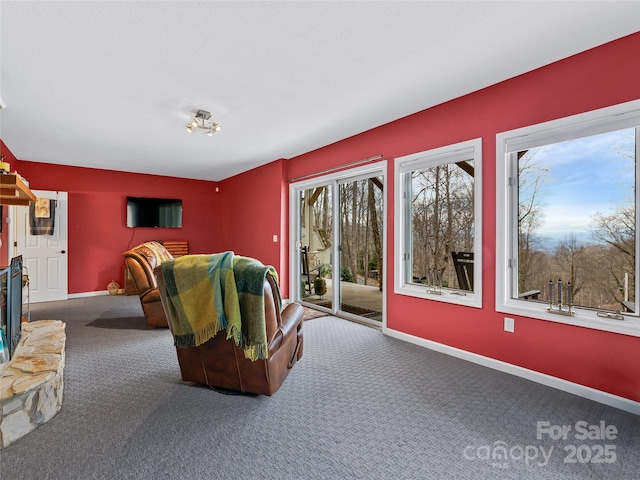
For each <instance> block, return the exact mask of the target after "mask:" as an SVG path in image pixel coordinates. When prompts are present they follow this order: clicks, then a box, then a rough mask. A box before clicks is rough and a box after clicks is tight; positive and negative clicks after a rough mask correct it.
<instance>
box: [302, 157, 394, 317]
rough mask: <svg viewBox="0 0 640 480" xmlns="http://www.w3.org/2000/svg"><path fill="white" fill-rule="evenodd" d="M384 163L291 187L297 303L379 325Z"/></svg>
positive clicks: (384, 227)
mask: <svg viewBox="0 0 640 480" xmlns="http://www.w3.org/2000/svg"><path fill="white" fill-rule="evenodd" d="M385 172H386V162H379V163H377V164H373V165H367V166H365V167H359V168H354V169H350V170H345V171H341V172H339V173H336V174H333V175H327V176H324V177H318V178H314V179H313V180H309V181H304V182H297V183H295V184H292V185H291V198H292V201H291V208H292V213H291V217H292V222H291V225H292V229H291V231H292V243H291V244H292V245H294V246H296V248H294V249H292V256H291V266H292V268H291V270H292V274H291V279H292V285H291V289H290V291H291V292H292V297H294V300H295V301H299V302H301V303H302V304H303V305H306V306H311V307H313V308H317V309H319V310H323V311H327V312H329V313H332V314H334V315H338V316H341V317H345V318H350V319H354V320H357V321H360V322H364V323H367V324H371V325H375V326H382V324H383V323H384V321H385V315H384V311H385V309H384V304H385V301H384V297H385V294H384V292H385V281H384V266H385V245H384V243H385V231H386V225H385V220H386V195H385V188H384V187H385V180H386V178H385Z"/></svg>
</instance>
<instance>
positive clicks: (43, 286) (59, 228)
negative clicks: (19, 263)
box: [10, 190, 68, 303]
mask: <svg viewBox="0 0 640 480" xmlns="http://www.w3.org/2000/svg"><path fill="white" fill-rule="evenodd" d="M33 193H34V194H35V195H36V197H38V198H49V199H52V200H56V208H55V227H54V232H53V235H31V233H30V230H29V207H14V210H13V215H12V218H13V220H12V222H13V228H12V229H10V232H12V233H14V238H13V240H12V241H13V255H14V256H15V255H22V258H23V265H24V266H25V267H26V273H27V274H28V275H29V300H30V302H32V303H38V302H49V301H54V300H66V299H67V295H68V285H67V279H68V262H67V244H68V231H67V225H68V221H67V211H68V194H67V192H51V191H46V190H33Z"/></svg>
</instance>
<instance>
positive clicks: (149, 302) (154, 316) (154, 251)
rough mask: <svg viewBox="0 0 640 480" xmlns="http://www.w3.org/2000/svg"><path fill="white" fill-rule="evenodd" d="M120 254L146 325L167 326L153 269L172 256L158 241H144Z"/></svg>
mask: <svg viewBox="0 0 640 480" xmlns="http://www.w3.org/2000/svg"><path fill="white" fill-rule="evenodd" d="M122 255H123V256H124V260H125V263H126V265H127V268H128V269H129V273H130V274H131V277H132V278H133V283H134V284H135V286H136V290H137V291H138V296H139V297H140V303H141V304H142V310H143V312H144V316H145V318H146V320H147V326H149V327H167V326H168V324H167V317H166V315H165V313H164V309H163V308H162V302H161V301H160V295H159V293H158V282H157V281H156V276H155V274H154V272H153V270H154V268H156V267H157V266H158V265H160V263H161V262H162V261H164V260H168V259H171V258H173V256H172V255H171V254H170V253H169V252H168V251H167V249H166V248H164V247H163V246H162V244H160V243H158V242H145V243H143V244H141V245H138V246H137V247H134V248H132V249H131V250H127V251H126V252H124V253H123V254H122Z"/></svg>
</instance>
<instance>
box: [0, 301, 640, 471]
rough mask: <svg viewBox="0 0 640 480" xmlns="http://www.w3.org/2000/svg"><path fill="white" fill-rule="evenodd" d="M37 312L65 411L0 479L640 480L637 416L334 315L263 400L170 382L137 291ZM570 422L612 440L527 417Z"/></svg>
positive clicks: (311, 332) (172, 368)
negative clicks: (609, 433) (557, 434)
mask: <svg viewBox="0 0 640 480" xmlns="http://www.w3.org/2000/svg"><path fill="white" fill-rule="evenodd" d="M44 318H53V319H61V320H64V321H66V323H67V366H66V369H65V392H64V402H63V407H62V410H61V411H60V412H59V413H58V414H57V415H56V416H55V417H54V418H53V419H52V420H50V421H49V422H47V423H46V424H44V425H42V426H40V427H39V428H37V429H36V430H35V431H34V432H31V433H30V434H28V435H27V436H25V437H23V438H21V439H20V440H18V441H17V442H15V443H14V444H12V445H10V446H9V447H8V448H6V449H5V450H2V451H0V477H1V478H7V479H30V480H33V479H65V480H68V479H129V478H131V479H160V478H165V479H237V478H262V479H385V480H386V479H390V478H393V479H394V480H395V479H431V478H433V479H449V478H451V479H474V480H476V479H483V478H484V479H527V478H531V479H533V478H535V479H581V480H582V479H605V478H606V479H623V478H624V479H632V478H638V471H639V470H640V457H639V456H638V452H639V451H640V417H638V416H635V415H632V414H629V413H626V412H623V411H620V410H616V409H614V408H611V407H607V406H604V405H601V404H598V403H595V402H592V401H589V400H585V399H582V398H580V397H575V396H572V395H570V394H567V393H564V392H560V391H557V390H554V389H551V388H548V387H544V386H541V385H538V384H535V383H532V382H529V381H527V380H523V379H519V378H517V377H513V376H510V375H507V374H504V373H500V372H496V371H493V370H490V369H487V368H484V367H481V366H477V365H474V364H471V363H468V362H465V361H463V360H459V359H456V358H452V357H449V356H446V355H443V354H440V353H436V352H433V351H429V350H427V349H424V348H421V347H418V346H415V345H411V344H407V343H404V342H401V341H399V340H397V339H393V338H388V337H385V336H384V335H383V334H382V333H381V332H380V331H379V330H377V329H374V328H370V327H366V326H363V325H359V324H356V323H351V322H348V321H345V320H341V319H337V318H335V317H331V316H327V317H322V318H317V319H314V320H313V321H310V322H305V324H304V331H305V350H304V357H303V358H302V360H301V361H300V362H299V363H298V364H297V365H296V366H295V368H294V369H293V371H292V372H291V374H290V375H289V377H288V378H287V380H286V381H285V383H284V385H283V386H282V388H281V389H280V390H279V391H278V392H277V393H276V394H275V395H274V396H273V397H264V396H230V395H224V394H221V393H217V392H215V391H213V390H210V389H208V388H204V387H197V386H191V385H185V384H182V383H181V381H180V373H179V369H178V364H177V360H176V356H175V351H174V348H173V346H172V340H171V336H170V333H169V331H168V330H166V329H161V330H147V329H146V328H145V326H144V325H145V324H144V319H143V318H142V316H141V310H140V306H139V303H138V300H137V298H135V297H123V296H119V297H108V296H104V297H93V298H87V299H75V300H69V301H67V302H54V303H48V304H38V305H33V306H32V320H36V319H44ZM581 420H584V421H586V422H587V424H588V425H599V424H600V422H601V421H604V422H606V424H607V425H614V426H615V427H616V428H617V430H618V435H617V438H616V439H615V440H582V441H578V440H575V431H572V432H570V433H569V436H568V439H567V440H557V441H552V440H549V439H548V438H543V439H541V440H538V439H537V438H536V422H538V421H548V422H550V424H551V425H573V426H575V424H576V422H578V421H581ZM572 445H575V448H576V451H577V452H579V455H580V456H575V457H571V456H569V457H567V456H568V455H569V454H570V453H571V449H572V448H573V447H571V446H572ZM583 445H585V446H583ZM604 445H612V446H613V449H612V447H611V446H609V447H607V452H608V453H607V454H606V456H605V455H603V451H604ZM494 447H506V449H507V450H506V452H507V453H506V457H504V458H499V457H498V458H494V459H492V458H491V452H498V453H499V452H500V450H499V449H496V448H494ZM578 447H579V448H578ZM540 448H543V449H544V451H545V452H546V453H548V452H549V449H552V450H551V454H550V455H549V460H548V462H545V461H544V459H543V457H542V454H541V453H540ZM567 449H568V450H567ZM534 450H535V451H536V452H537V455H538V456H537V458H535V459H527V458H526V454H527V453H528V454H529V456H530V457H533V451H534ZM611 452H614V453H615V456H616V458H615V461H613V462H612V463H596V461H597V460H600V459H605V458H610V459H612V457H611ZM487 455H488V456H489V458H486V457H487ZM566 458H567V459H568V460H571V459H575V460H576V463H565V459H566ZM587 460H588V461H587ZM581 462H583V463H581Z"/></svg>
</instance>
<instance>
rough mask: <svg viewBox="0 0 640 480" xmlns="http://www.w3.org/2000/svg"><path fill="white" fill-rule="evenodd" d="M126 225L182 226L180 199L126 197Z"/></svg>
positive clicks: (152, 226)
mask: <svg viewBox="0 0 640 480" xmlns="http://www.w3.org/2000/svg"><path fill="white" fill-rule="evenodd" d="M127 227H131V228H135V227H146V228H182V200H178V199H175V198H146V197H127Z"/></svg>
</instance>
